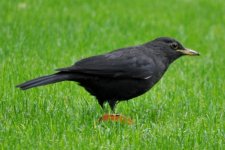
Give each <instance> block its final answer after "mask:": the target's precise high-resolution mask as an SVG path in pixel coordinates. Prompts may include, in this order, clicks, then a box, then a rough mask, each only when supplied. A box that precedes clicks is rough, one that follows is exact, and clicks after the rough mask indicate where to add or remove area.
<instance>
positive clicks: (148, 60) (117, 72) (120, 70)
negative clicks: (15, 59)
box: [17, 37, 199, 111]
mask: <svg viewBox="0 0 225 150" xmlns="http://www.w3.org/2000/svg"><path fill="white" fill-rule="evenodd" d="M184 55H190V56H196V55H199V53H198V52H196V51H193V50H191V49H187V48H184V47H183V46H182V44H181V43H180V42H178V41H177V40H175V39H173V38H169V37H159V38H157V39H155V40H153V41H150V42H147V43H145V44H142V45H138V46H132V47H127V48H121V49H118V50H115V51H112V52H109V53H106V54H103V55H97V56H92V57H88V58H85V59H82V60H80V61H78V62H76V63H75V64H74V65H72V66H70V67H66V68H60V69H57V70H56V71H57V72H56V73H54V74H51V75H47V76H42V77H39V78H36V79H33V80H30V81H27V82H25V83H22V84H20V85H17V87H19V88H20V89H22V90H27V89H30V88H33V87H37V86H43V85H47V84H52V83H56V82H61V81H75V82H78V84H79V85H81V86H83V87H84V88H85V89H86V90H87V91H88V92H89V93H90V94H91V95H93V96H95V97H96V99H97V100H98V103H99V104H100V105H101V107H103V105H104V103H105V102H108V103H109V105H110V108H111V109H112V110H113V111H114V108H115V105H116V104H117V103H118V102H119V101H124V100H129V99H131V98H134V97H137V96H139V95H142V94H143V93H145V92H147V91H148V90H150V89H151V88H152V87H153V86H154V85H155V84H156V83H157V82H158V81H159V80H160V79H161V77H162V76H163V74H164V73H165V72H166V70H167V69H168V67H169V65H170V64H171V63H172V62H173V61H174V60H176V59H177V58H179V57H181V56H184Z"/></svg>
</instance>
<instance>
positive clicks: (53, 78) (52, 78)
mask: <svg viewBox="0 0 225 150" xmlns="http://www.w3.org/2000/svg"><path fill="white" fill-rule="evenodd" d="M69 79H70V75H69V74H52V75H47V76H43V77H39V78H36V79H33V80H30V81H27V82H24V83H22V84H19V85H17V86H16V87H18V88H20V89H22V90H27V89H30V88H33V87H37V86H43V85H47V84H52V83H56V82H61V81H65V80H69Z"/></svg>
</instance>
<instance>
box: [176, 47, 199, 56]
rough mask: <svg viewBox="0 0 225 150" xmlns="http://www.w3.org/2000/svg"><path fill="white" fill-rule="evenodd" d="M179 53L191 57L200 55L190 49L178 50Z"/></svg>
mask: <svg viewBox="0 0 225 150" xmlns="http://www.w3.org/2000/svg"><path fill="white" fill-rule="evenodd" d="M177 51H179V52H181V53H183V54H184V55H189V56H199V55H200V54H199V53H198V52H196V51H194V50H192V49H188V48H185V49H182V50H180V49H178V50H177Z"/></svg>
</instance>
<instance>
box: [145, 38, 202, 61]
mask: <svg viewBox="0 0 225 150" xmlns="http://www.w3.org/2000/svg"><path fill="white" fill-rule="evenodd" d="M148 45H149V46H151V47H152V49H154V50H155V52H157V53H159V54H161V55H164V56H166V57H168V58H170V59H171V61H174V60H175V59H177V58H179V57H181V56H184V55H188V56H198V55H200V54H199V53H198V52H196V51H194V50H191V49H188V48H185V47H184V46H183V45H182V44H181V43H180V42H178V41H177V40H175V39H172V38H169V37H160V38H157V39H155V40H153V41H151V42H150V43H148Z"/></svg>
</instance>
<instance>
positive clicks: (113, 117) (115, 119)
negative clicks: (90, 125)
mask: <svg viewBox="0 0 225 150" xmlns="http://www.w3.org/2000/svg"><path fill="white" fill-rule="evenodd" d="M100 121H112V122H120V123H125V124H129V125H131V124H133V121H132V120H131V119H130V118H126V117H125V116H123V115H120V114H105V115H103V116H102V117H100V118H99V122H100Z"/></svg>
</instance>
